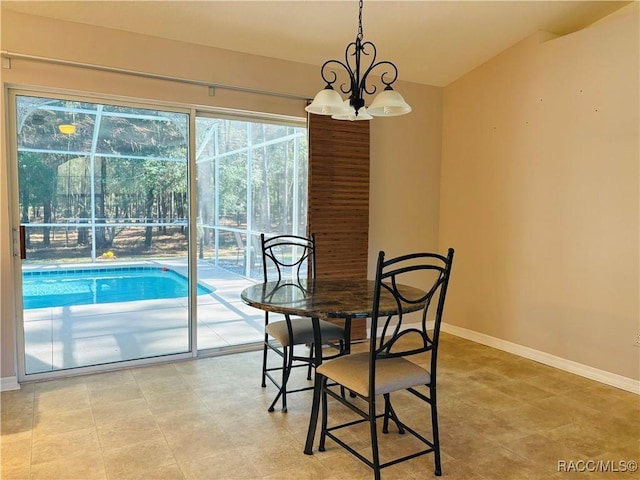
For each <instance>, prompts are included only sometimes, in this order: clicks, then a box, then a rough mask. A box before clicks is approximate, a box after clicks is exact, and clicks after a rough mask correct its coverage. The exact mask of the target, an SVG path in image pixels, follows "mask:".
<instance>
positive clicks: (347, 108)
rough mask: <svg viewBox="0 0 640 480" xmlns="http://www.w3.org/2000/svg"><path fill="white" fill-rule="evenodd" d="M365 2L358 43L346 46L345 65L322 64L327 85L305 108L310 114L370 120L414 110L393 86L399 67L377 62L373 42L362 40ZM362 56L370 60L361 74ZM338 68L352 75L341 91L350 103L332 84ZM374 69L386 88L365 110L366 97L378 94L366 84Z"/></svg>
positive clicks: (360, 16)
mask: <svg viewBox="0 0 640 480" xmlns="http://www.w3.org/2000/svg"><path fill="white" fill-rule="evenodd" d="M362 3H363V0H360V3H359V10H358V35H357V36H356V39H355V41H353V42H351V43H349V44H348V45H347V48H346V49H345V52H344V62H341V61H340V60H327V61H326V62H324V64H323V65H322V68H321V69H320V75H321V76H322V80H324V81H325V82H327V85H326V86H325V87H324V89H322V90H320V91H319V92H318V94H317V95H316V96H315V98H314V99H313V102H311V103H310V104H309V105H308V106H307V107H306V108H305V110H306V111H307V112H309V113H315V114H318V115H331V117H332V118H335V119H337V120H371V119H372V118H373V117H395V116H397V115H405V114H407V113H409V112H410V111H411V107H410V106H409V105H408V104H407V102H405V101H404V98H402V95H400V94H399V93H398V92H396V91H395V90H394V89H393V88H392V87H391V85H393V84H394V82H395V81H396V80H397V78H398V68H397V67H396V66H395V65H394V64H393V63H391V62H389V61H386V60H384V61H379V62H376V46H375V45H374V44H373V43H372V42H365V41H363V35H362ZM363 55H364V56H370V57H371V61H370V62H369V66H368V67H366V69H365V70H364V72H361V67H363V65H362V63H361V60H362V56H363ZM336 69H338V71H340V72H342V69H343V70H344V71H345V72H346V73H347V74H348V76H349V81H348V82H347V83H343V84H341V85H340V91H341V92H342V93H343V94H345V95H348V98H347V100H343V98H342V97H341V96H340V94H339V93H338V92H336V91H335V90H334V89H333V84H334V83H336V81H337V79H338V74H337V73H336ZM374 69H376V70H377V71H379V72H380V73H381V74H380V81H381V82H382V84H383V85H384V86H385V87H384V90H383V91H382V92H380V93H379V94H378V95H376V97H375V98H374V99H373V102H372V103H371V105H369V108H367V107H365V100H364V95H365V94H367V95H373V94H374V93H376V86H375V85H373V86H370V85H369V84H367V81H368V80H369V74H370V73H371V72H372V71H373V70H374Z"/></svg>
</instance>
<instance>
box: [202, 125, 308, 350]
mask: <svg viewBox="0 0 640 480" xmlns="http://www.w3.org/2000/svg"><path fill="white" fill-rule="evenodd" d="M307 167H308V152H307V130H306V125H305V123H304V121H294V120H289V121H287V122H284V121H280V122H278V123H275V122H274V121H273V120H264V119H251V118H234V119H229V118H219V117H215V116H212V115H205V114H199V115H198V116H197V118H196V171H197V206H196V213H197V233H198V235H197V237H198V246H197V249H198V268H197V270H198V275H197V277H198V282H199V283H204V284H210V285H215V286H216V288H215V291H214V292H213V293H212V294H211V295H209V296H202V297H198V349H199V350H208V349H225V348H239V347H240V348H241V347H242V346H247V345H251V344H256V343H257V342H260V341H262V340H264V313H262V312H260V311H258V310H256V309H253V308H251V307H247V306H246V305H244V304H243V303H242V302H241V301H240V292H241V290H242V288H244V287H246V286H248V285H250V284H251V283H254V282H256V281H262V276H263V273H262V259H261V252H260V234H262V233H264V234H265V235H268V236H273V235H278V234H284V233H288V234H295V235H306V233H307V171H308V168H307Z"/></svg>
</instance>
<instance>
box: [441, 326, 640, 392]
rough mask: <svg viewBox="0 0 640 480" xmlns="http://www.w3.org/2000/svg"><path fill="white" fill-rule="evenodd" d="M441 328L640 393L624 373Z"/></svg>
mask: <svg viewBox="0 0 640 480" xmlns="http://www.w3.org/2000/svg"><path fill="white" fill-rule="evenodd" d="M441 329H442V331H443V332H446V333H450V334H451V335H455V336H457V337H462V338H466V339H467V340H471V341H473V342H476V343H481V344H482V345H487V346H488V347H493V348H497V349H498V350H503V351H505V352H509V353H513V354H515V355H518V356H520V357H524V358H528V359H529V360H534V361H536V362H539V363H543V364H544V365H549V366H550V367H555V368H558V369H560V370H564V371H566V372H570V373H574V374H576V375H580V376H581V377H585V378H588V379H590V380H595V381H596V382H600V383H604V384H606V385H611V386H612V387H616V388H620V389H622V390H626V391H628V392H631V393H635V394H636V395H640V381H638V380H634V379H632V378H628V377H623V376H622V375H618V374H615V373H611V372H607V371H605V370H600V369H598V368H594V367H590V366H588V365H584V364H582V363H578V362H574V361H573V360H567V359H566V358H561V357H557V356H555V355H551V354H550V353H546V352H541V351H540V350H535V349H533V348H529V347H525V346H523V345H518V344H516V343H512V342H509V341H507V340H502V339H500V338H495V337H492V336H490V335H485V334H484V333H479V332H475V331H473V330H469V329H466V328H462V327H458V326H456V325H450V324H448V323H443V324H442V326H441Z"/></svg>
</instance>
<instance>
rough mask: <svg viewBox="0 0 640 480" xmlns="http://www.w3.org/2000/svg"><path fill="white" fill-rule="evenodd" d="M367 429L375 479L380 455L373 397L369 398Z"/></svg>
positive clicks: (378, 473) (377, 476)
mask: <svg viewBox="0 0 640 480" xmlns="http://www.w3.org/2000/svg"><path fill="white" fill-rule="evenodd" d="M369 429H370V430H371V461H372V463H373V474H374V478H375V480H380V456H379V454H378V429H377V426H376V401H375V397H372V398H370V399H369Z"/></svg>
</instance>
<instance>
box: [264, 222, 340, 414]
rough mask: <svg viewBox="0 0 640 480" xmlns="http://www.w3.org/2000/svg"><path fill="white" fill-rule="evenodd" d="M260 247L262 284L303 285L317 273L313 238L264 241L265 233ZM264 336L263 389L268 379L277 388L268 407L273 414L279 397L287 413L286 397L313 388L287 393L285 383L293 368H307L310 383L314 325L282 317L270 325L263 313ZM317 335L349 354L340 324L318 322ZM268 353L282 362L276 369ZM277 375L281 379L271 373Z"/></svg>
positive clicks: (277, 238)
mask: <svg viewBox="0 0 640 480" xmlns="http://www.w3.org/2000/svg"><path fill="white" fill-rule="evenodd" d="M260 239H261V247H262V259H263V261H262V266H263V273H264V281H265V282H267V281H269V280H278V281H280V280H283V279H285V278H288V279H293V280H296V281H297V282H298V283H299V284H301V285H302V284H303V282H304V279H307V278H309V279H313V278H315V273H316V260H315V252H316V241H315V236H314V235H311V237H310V238H306V237H301V236H297V235H278V236H275V237H271V238H267V237H266V236H265V235H264V233H263V234H261V235H260ZM264 322H265V328H264V329H265V335H264V350H263V359H262V387H266V386H267V384H266V380H267V379H269V380H270V381H271V382H272V383H273V384H274V385H275V386H276V387H277V388H278V393H277V395H276V397H275V398H274V400H273V402H272V403H271V405H270V406H269V411H270V412H273V411H274V408H275V405H276V403H277V402H278V400H279V399H280V398H282V411H283V412H286V411H287V394H288V393H294V392H300V391H304V390H311V389H312V388H313V386H312V385H310V386H305V387H301V388H294V389H291V390H289V389H288V388H287V383H288V381H289V377H290V375H291V372H292V370H293V369H294V368H297V367H306V368H307V380H309V381H310V380H311V378H312V376H311V373H312V368H313V367H314V366H315V365H314V363H315V359H314V342H313V325H312V321H311V319H310V318H299V317H291V316H290V315H285V316H284V320H281V321H275V322H272V321H270V319H269V312H265V317H264ZM319 325H320V333H321V338H322V343H323V345H325V344H326V345H330V346H332V347H334V348H337V354H336V355H340V354H343V353H346V352H348V351H349V332H347V331H345V328H344V327H343V326H341V325H336V324H334V323H331V322H328V321H325V320H320V321H319ZM304 346H308V347H309V350H308V353H307V354H306V355H299V354H296V353H295V351H294V349H295V347H304ZM269 352H274V353H276V354H277V355H278V356H279V357H280V359H281V363H280V365H279V366H277V367H272V366H269V364H268V360H269ZM272 372H273V373H275V372H280V373H281V376H280V378H276V377H275V376H274V375H273V373H272Z"/></svg>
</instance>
